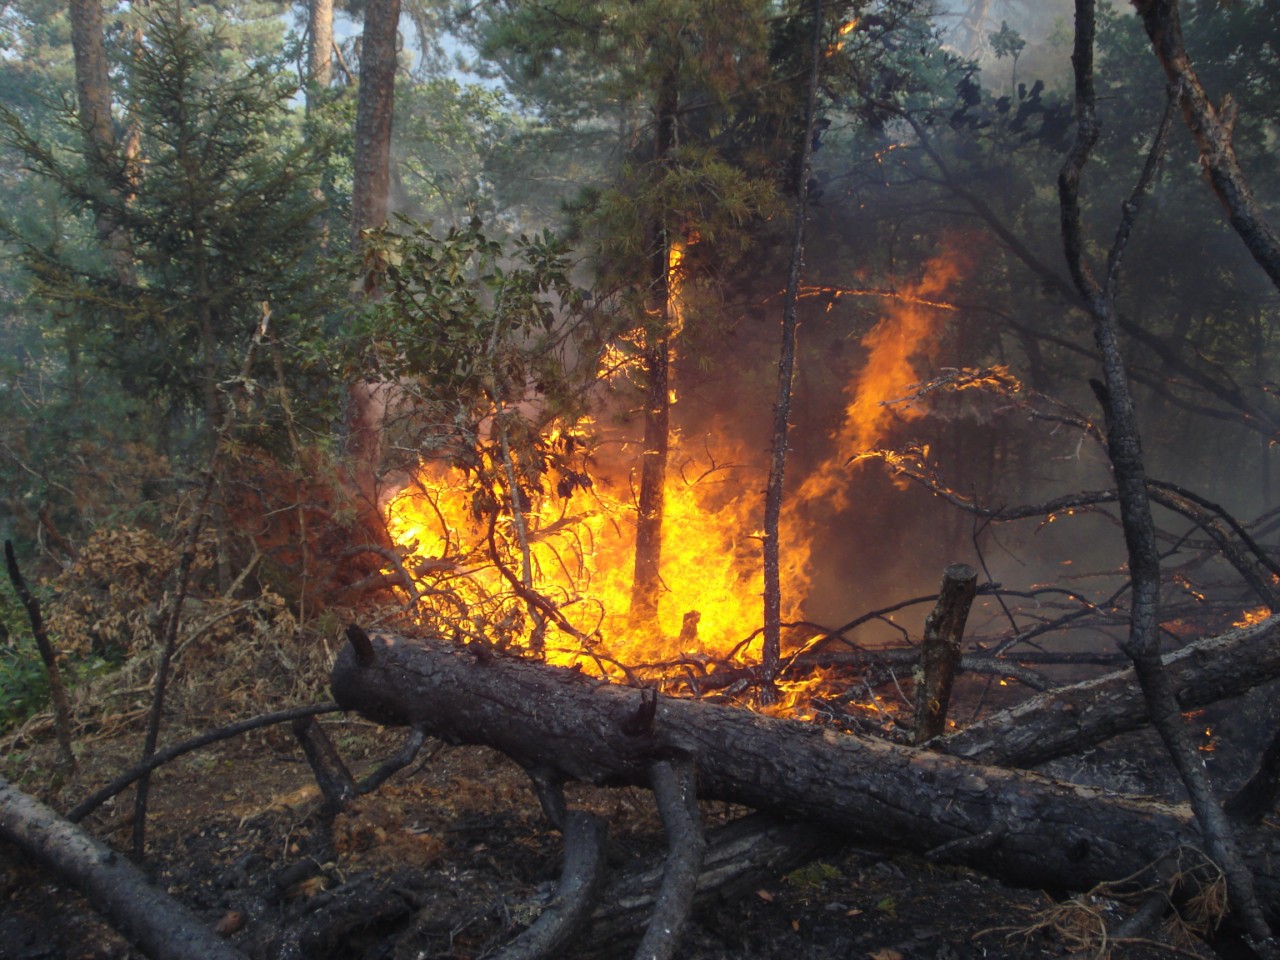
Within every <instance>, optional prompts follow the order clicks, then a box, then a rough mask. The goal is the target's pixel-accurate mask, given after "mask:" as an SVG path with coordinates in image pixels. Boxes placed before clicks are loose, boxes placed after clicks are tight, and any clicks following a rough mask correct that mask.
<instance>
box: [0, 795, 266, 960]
mask: <svg viewBox="0 0 1280 960" xmlns="http://www.w3.org/2000/svg"><path fill="white" fill-rule="evenodd" d="M0 838H2V839H4V840H5V841H6V842H8V843H12V844H13V845H14V846H15V847H17V848H18V849H20V850H21V851H22V852H23V853H25V854H27V855H28V856H30V857H31V858H32V859H34V860H36V861H37V862H38V863H40V865H41V866H43V867H45V868H47V869H49V870H51V871H53V872H54V873H55V874H57V875H58V876H59V877H61V878H63V879H65V880H68V881H70V882H71V883H72V884H74V885H75V886H76V887H77V888H79V889H80V890H81V891H82V892H83V893H84V894H85V896H87V897H88V898H89V902H90V903H92V904H93V906H94V908H95V909H96V910H98V911H99V912H100V913H101V914H102V915H103V916H104V917H106V918H107V920H108V921H109V922H110V923H111V924H112V926H114V927H116V928H117V929H118V930H119V931H120V932H121V933H123V934H124V935H125V936H127V937H128V938H129V939H130V940H132V941H133V942H134V943H135V944H137V946H138V948H139V949H140V950H141V951H142V952H143V953H145V954H146V955H147V956H148V957H152V958H153V960H189V958H191V957H202V958H207V960H237V958H240V960H243V954H241V953H240V952H239V951H237V950H234V949H232V948H231V947H230V946H228V945H227V944H226V943H224V942H223V941H222V940H220V939H219V938H218V937H217V936H216V935H215V934H214V933H213V931H212V930H211V929H210V928H209V927H207V926H206V925H205V924H204V922H203V921H202V920H201V919H200V918H199V917H198V916H196V915H195V914H194V913H193V912H192V911H191V910H189V909H188V908H187V907H185V906H183V905H182V904H180V903H178V902H177V901H176V900H173V899H172V898H171V897H169V896H168V895H167V894H165V893H164V892H162V891H161V890H159V889H157V888H156V887H154V886H152V885H151V884H150V883H149V882H148V881H147V879H146V877H145V876H144V875H143V873H142V871H141V870H139V869H138V868H137V867H135V866H134V865H133V864H132V863H130V862H129V861H128V860H126V859H125V858H124V857H123V856H121V855H120V854H118V853H116V852H115V851H114V850H112V849H110V848H109V847H107V846H105V845H104V844H102V843H99V842H98V841H97V840H94V839H93V838H92V837H90V836H89V835H88V834H87V833H85V832H84V831H83V830H81V829H80V828H79V827H76V826H75V825H74V824H71V823H69V822H68V821H66V820H64V819H63V818H61V817H59V816H58V815H57V814H56V813H54V812H53V811H52V810H50V809H49V808H48V807H46V806H45V805H44V804H42V803H40V802H39V801H37V800H34V799H33V798H31V797H29V796H27V795H26V794H24V793H23V792H22V791H20V790H18V789H17V788H15V787H14V786H13V785H12V784H10V783H9V782H8V781H7V780H5V779H4V778H0Z"/></svg>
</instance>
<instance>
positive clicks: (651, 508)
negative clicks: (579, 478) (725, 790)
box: [631, 67, 679, 623]
mask: <svg viewBox="0 0 1280 960" xmlns="http://www.w3.org/2000/svg"><path fill="white" fill-rule="evenodd" d="M676 79H677V77H676V71H675V68H674V67H672V68H671V69H669V70H667V71H666V72H665V73H664V74H663V77H662V82H661V83H660V84H659V87H658V103H657V108H656V112H657V131H658V132H657V143H656V144H655V145H654V164H655V166H656V168H657V172H656V176H657V177H659V178H660V177H661V176H662V172H663V170H664V169H665V167H666V165H667V162H668V160H669V157H670V154H671V151H672V150H673V149H674V147H675V142H676V109H677V107H678V105H679V91H678V88H677V87H676ZM652 230H653V237H652V241H651V246H652V252H651V253H650V256H651V258H652V262H653V269H652V276H651V297H652V302H653V303H654V304H655V306H654V308H653V316H652V317H647V318H645V319H646V331H645V351H644V374H645V395H644V449H643V450H642V451H641V455H640V490H639V492H638V493H637V502H636V507H637V515H636V551H635V576H634V577H633V579H632V581H631V583H632V587H631V617H632V619H633V620H636V621H637V622H642V623H643V622H651V621H653V620H655V619H656V618H657V615H658V591H659V590H660V589H661V586H662V579H661V564H662V514H663V510H662V505H663V504H662V498H663V490H664V488H665V487H666V483H667V456H668V449H669V446H670V440H671V436H670V435H671V393H670V388H669V386H668V375H669V371H670V366H671V342H670V337H671V238H670V237H669V236H668V234H667V225H666V224H665V223H663V222H661V221H659V220H657V219H656V218H655V220H654V223H653V226H652Z"/></svg>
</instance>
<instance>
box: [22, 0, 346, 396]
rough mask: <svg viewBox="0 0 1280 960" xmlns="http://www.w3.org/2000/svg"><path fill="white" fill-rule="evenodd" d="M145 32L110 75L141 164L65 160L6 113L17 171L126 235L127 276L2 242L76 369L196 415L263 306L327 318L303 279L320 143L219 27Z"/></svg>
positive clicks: (167, 22) (270, 69) (166, 17)
mask: <svg viewBox="0 0 1280 960" xmlns="http://www.w3.org/2000/svg"><path fill="white" fill-rule="evenodd" d="M144 37H145V39H144V41H143V42H142V43H141V44H140V45H139V46H138V47H137V48H136V50H135V51H134V55H133V56H132V57H131V58H130V59H129V60H128V61H126V64H125V67H126V68H125V70H124V71H123V74H122V79H123V81H124V95H125V99H126V101H127V102H129V103H130V104H132V105H133V106H134V109H135V112H134V114H133V122H134V123H135V124H136V128H135V129H136V135H137V144H138V151H139V156H140V157H141V158H142V159H141V161H140V162H138V163H128V164H116V165H114V166H113V167H111V168H110V169H103V168H102V167H101V166H99V165H95V164H93V163H91V162H89V161H87V160H84V159H80V160H78V161H77V160H76V159H75V158H71V157H67V156H65V155H64V154H63V153H62V152H60V151H58V150H57V149H55V148H53V147H51V146H48V145H46V144H44V143H42V142H41V141H39V140H37V139H36V138H35V137H34V136H32V135H31V134H30V133H28V131H27V129H26V126H25V125H24V124H23V123H22V121H21V120H20V119H19V118H18V117H17V116H16V115H15V114H13V113H11V112H9V113H6V115H5V121H6V125H7V139H8V141H9V143H10V145H11V146H14V147H16V148H18V149H19V150H20V151H21V152H23V153H24V154H25V155H26V158H27V162H28V163H30V164H31V165H32V166H33V167H34V168H35V169H36V170H37V171H39V172H40V173H42V174H43V175H45V176H46V177H48V178H49V179H50V180H51V181H53V182H54V183H56V184H57V185H58V186H59V188H60V189H61V190H62V191H63V193H64V195H65V196H66V197H67V199H68V200H69V201H71V202H72V203H73V204H82V205H84V206H85V207H86V208H87V209H89V210H90V211H92V212H93V213H94V214H95V215H96V216H97V217H99V218H106V219H107V220H109V221H110V222H112V223H115V224H118V225H120V226H121V227H122V228H123V231H124V233H125V234H126V235H127V237H128V242H129V248H130V250H131V252H132V256H133V260H134V263H133V269H132V274H133V275H132V276H131V277H128V278H122V277H120V276H119V275H118V273H113V272H112V271H110V270H107V269H106V268H105V265H103V264H102V263H101V259H102V258H101V257H97V258H96V260H97V263H96V265H95V263H94V259H93V258H92V257H91V256H86V253H91V251H86V252H84V253H82V252H81V251H80V250H77V249H69V250H68V249H64V248H63V247H62V246H61V245H49V244H47V243H41V242H40V241H39V240H38V239H36V238H32V237H29V236H25V235H23V234H22V233H21V232H20V231H19V230H18V229H16V227H14V226H13V225H9V227H8V231H7V232H8V233H9V235H10V238H11V240H13V241H15V242H18V243H20V244H21V245H22V251H23V256H24V259H25V261H26V262H27V264H28V265H29V267H30V268H31V269H32V271H33V273H34V275H35V276H36V278H37V283H36V287H35V291H34V292H35V294H36V295H37V296H38V297H40V298H41V299H42V300H44V301H45V302H46V303H49V304H51V305H53V306H54V307H55V309H57V310H58V311H59V312H60V313H61V314H62V316H64V317H65V322H66V329H67V336H68V338H70V339H71V340H73V341H74V342H75V344H76V347H77V349H78V350H79V351H80V352H81V353H82V355H83V356H84V357H85V358H86V359H87V360H89V361H90V362H92V363H94V364H96V365H99V366H101V367H103V368H105V369H108V370H110V371H112V372H113V373H114V374H115V375H116V376H117V377H118V378H119V382H120V383H121V385H122V386H123V387H124V389H125V391H126V392H127V393H129V394H132V395H134V396H138V397H141V398H146V399H148V400H152V401H157V402H158V404H159V409H160V410H163V411H168V412H180V411H187V412H189V411H196V410H200V411H202V412H203V414H204V415H205V417H206V418H208V417H209V416H211V415H212V413H213V411H214V402H215V401H214V398H213V394H212V392H211V391H212V385H213V383H214V382H216V381H217V380H218V379H221V378H222V377H224V376H226V375H227V374H228V373H229V372H230V370H231V369H234V364H235V363H236V361H237V359H238V356H239V354H240V353H241V350H242V344H243V342H244V340H245V339H246V338H247V337H248V335H249V334H250V332H251V331H252V330H253V329H254V328H255V326H256V325H257V322H258V320H259V318H260V316H261V312H262V308H261V306H260V305H261V304H262V303H263V302H268V303H271V304H272V305H273V309H274V310H275V312H276V315H277V317H278V318H280V319H281V320H283V319H284V318H287V317H288V316H289V315H290V313H291V312H297V313H299V314H300V313H303V312H304V311H307V312H310V311H312V310H315V309H322V308H323V301H322V299H321V298H320V297H318V296H317V284H316V283H315V277H314V275H313V274H311V273H309V272H307V271H306V270H304V269H302V268H303V267H305V266H307V264H308V261H309V260H310V258H311V257H312V256H313V252H314V250H315V245H316V241H317V238H316V232H315V226H316V224H315V215H316V210H317V207H316V204H315V201H314V200H313V199H312V192H313V190H314V188H315V186H316V184H317V182H318V181H317V174H318V171H319V169H320V166H321V157H322V154H323V149H324V144H323V143H305V144H304V143H303V142H302V140H301V138H300V136H299V132H298V130H297V129H296V128H295V125H294V123H293V120H292V111H291V110H290V101H291V98H292V97H293V96H294V93H295V86H296V85H295V84H293V83H291V82H290V81H288V80H287V79H286V78H285V77H283V76H282V75H281V74H280V73H279V71H278V70H277V68H276V67H275V66H274V65H273V64H271V63H267V62H260V63H257V64H252V65H250V66H245V65H244V64H243V62H242V60H241V57H240V54H239V52H238V51H237V50H236V49H235V48H233V47H232V45H231V44H230V43H229V41H228V40H227V39H226V38H225V37H224V36H223V35H222V34H221V33H219V32H218V30H216V29H212V28H210V27H208V26H207V25H204V24H201V23H200V22H198V21H197V20H195V19H194V18H190V17H187V16H185V15H184V14H183V13H182V12H180V11H179V8H178V7H176V6H173V5H162V6H156V7H153V8H152V13H151V14H150V16H149V17H148V19H147V20H146V22H145V31H144ZM66 120H67V122H68V124H71V123H73V122H74V118H73V117H71V116H68V117H67V118H66ZM281 332H282V333H283V332H284V331H281Z"/></svg>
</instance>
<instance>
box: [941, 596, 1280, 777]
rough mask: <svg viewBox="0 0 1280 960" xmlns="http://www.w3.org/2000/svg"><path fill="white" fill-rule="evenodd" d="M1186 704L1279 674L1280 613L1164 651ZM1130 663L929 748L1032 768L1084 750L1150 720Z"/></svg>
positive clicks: (1166, 666) (1223, 696)
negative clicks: (1218, 634)
mask: <svg viewBox="0 0 1280 960" xmlns="http://www.w3.org/2000/svg"><path fill="white" fill-rule="evenodd" d="M1163 664H1164V669H1165V670H1166V671H1167V672H1168V674H1169V682H1170V683H1171V684H1172V686H1173V689H1174V692H1175V693H1176V695H1177V698H1178V702H1179V704H1180V705H1181V707H1182V709H1184V710H1189V709H1191V708H1193V707H1201V706H1204V705H1206V704H1209V703H1214V702H1217V701H1219V700H1224V699H1226V698H1228V697H1232V696H1237V695H1239V694H1241V693H1244V692H1245V691H1246V690H1249V689H1250V688H1252V687H1255V686H1257V685H1259V684H1261V683H1265V682H1266V681H1267V680H1270V679H1272V678H1274V677H1276V676H1280V618H1276V617H1273V618H1271V619H1268V620H1264V621H1262V622H1260V623H1256V624H1252V625H1251V626H1248V627H1242V628H1239V629H1235V630H1231V631H1228V632H1227V633H1224V634H1222V635H1221V636H1217V637H1207V638H1205V639H1203V640H1198V641H1196V642H1195V643H1191V644H1188V645H1187V646H1185V647H1183V648H1182V649H1180V650H1175V651H1173V652H1172V653H1168V654H1165V656H1164V657H1163ZM1147 716H1148V714H1147V704H1146V701H1145V700H1144V699H1143V697H1142V691H1141V689H1140V687H1139V685H1138V679H1137V677H1136V676H1135V674H1134V671H1133V669H1132V668H1129V669H1125V670H1118V671H1116V672H1114V673H1108V674H1106V675H1105V676H1101V677H1097V678H1095V679H1093V680H1087V681H1085V682H1083V683H1077V684H1073V685H1072V686H1069V687H1062V688H1060V689H1057V690H1053V691H1050V692H1048V693H1044V694H1041V695H1039V696H1036V697H1032V698H1031V699H1029V700H1027V701H1025V702H1023V703H1021V704H1019V705H1018V706H1016V707H1013V708H1012V709H1010V710H1005V711H1002V712H1000V713H997V714H993V715H992V716H990V717H988V718H986V719H985V720H980V721H978V722H977V723H974V724H972V725H970V726H968V727H966V728H965V729H964V730H961V731H959V732H957V733H953V734H951V735H950V736H947V737H944V738H942V739H940V740H937V741H935V742H934V743H931V744H930V746H933V747H935V749H938V750H941V751H943V752H944V753H949V754H951V755H953V756H957V757H965V758H968V759H971V760H980V761H981V762H983V763H997V764H1009V765H1013V766H1019V767H1030V766H1035V765H1036V764H1040V763H1044V762H1046V761H1048V760H1052V759H1054V758H1055V757H1061V756H1066V755H1068V754H1071V753H1078V752H1080V751H1081V750H1084V749H1085V748H1087V747H1090V746H1093V745H1094V744H1097V743H1101V742H1103V741H1104V740H1107V739H1109V738H1111V737H1113V736H1115V735H1116V734H1118V733H1122V732H1124V731H1126V730H1135V729H1137V728H1138V727H1140V726H1142V725H1144V724H1145V723H1147Z"/></svg>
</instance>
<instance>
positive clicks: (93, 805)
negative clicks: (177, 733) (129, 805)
mask: <svg viewBox="0 0 1280 960" xmlns="http://www.w3.org/2000/svg"><path fill="white" fill-rule="evenodd" d="M341 709H342V708H341V707H340V706H338V705H337V704H336V703H317V704H314V705H312V706H305V707H293V708H291V709H289V710H281V711H280V712H279V713H270V714H267V715H266V716H262V717H254V718H252V719H250V720H241V721H240V722H239V723H233V724H231V725H229V726H226V727H220V728H219V729H217V730H210V731H209V732H208V733H202V734H200V735H199V736H197V737H192V738H191V739H190V740H184V741H182V742H181V743H175V744H174V745H173V746H171V747H166V748H165V749H164V750H160V751H158V752H156V753H153V754H152V755H151V756H150V757H148V758H147V759H146V760H145V761H144V762H143V763H140V764H138V765H137V766H135V767H133V768H131V769H129V770H126V771H125V772H124V773H122V774H120V776H118V777H116V778H115V779H114V780H112V781H111V782H110V783H109V784H107V785H106V786H105V787H103V788H102V789H101V790H98V791H97V792H96V793H93V794H92V795H90V796H88V797H86V798H85V799H84V800H82V801H80V803H78V804H76V806H75V807H73V808H72V810H71V812H70V813H68V814H67V819H68V820H70V821H71V822H72V823H79V822H80V821H81V820H83V819H84V818H85V817H87V816H88V815H89V814H91V813H93V811H95V810H97V809H98V808H99V807H100V806H102V805H103V804H104V803H106V802H107V801H108V800H110V799H111V798H112V797H114V796H116V795H117V794H119V793H120V792H121V791H123V790H125V789H126V788H128V787H129V785H130V784H132V783H134V782H135V781H137V780H138V779H139V778H140V777H142V776H145V775H146V774H148V773H150V772H151V771H152V770H155V769H156V768H157V767H161V766H163V765H164V764H166V763H168V762H169V761H170V760H175V759H177V758H178V757H180V756H182V755H183V754H186V753H190V752H191V751H192V750H199V749H200V748H201V747H207V746H209V744H211V743H218V742H219V741H222V740H230V739H231V738H232V737H238V736H239V735H240V734H242V733H248V732H249V731H250V730H259V729H261V728H262V727H270V726H274V725H275V724H277V723H288V722H289V721H291V720H297V719H299V718H301V717H313V716H318V715H320V714H322V713H337V712H338V711H339V710H341Z"/></svg>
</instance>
